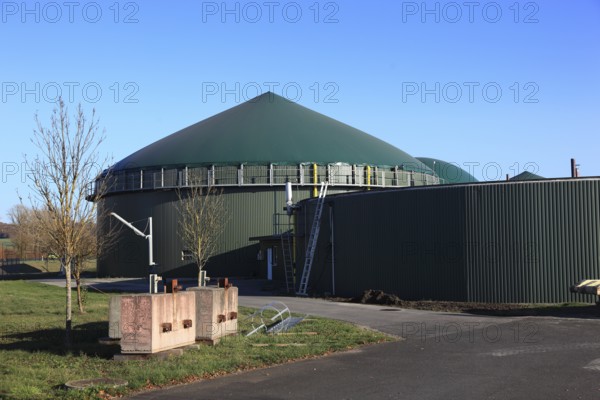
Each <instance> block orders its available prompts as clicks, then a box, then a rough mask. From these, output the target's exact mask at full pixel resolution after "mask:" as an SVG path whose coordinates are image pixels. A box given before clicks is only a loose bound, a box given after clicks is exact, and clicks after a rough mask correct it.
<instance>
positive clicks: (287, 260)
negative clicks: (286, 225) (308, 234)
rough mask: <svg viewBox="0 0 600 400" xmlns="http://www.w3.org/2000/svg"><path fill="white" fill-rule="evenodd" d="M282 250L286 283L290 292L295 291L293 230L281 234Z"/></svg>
mask: <svg viewBox="0 0 600 400" xmlns="http://www.w3.org/2000/svg"><path fill="white" fill-rule="evenodd" d="M281 252H282V253H283V268H284V272H285V285H286V289H287V292H288V293H291V292H293V291H294V259H293V256H292V233H291V231H288V232H284V233H282V234H281Z"/></svg>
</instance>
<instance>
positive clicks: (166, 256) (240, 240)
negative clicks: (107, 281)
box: [98, 187, 335, 276]
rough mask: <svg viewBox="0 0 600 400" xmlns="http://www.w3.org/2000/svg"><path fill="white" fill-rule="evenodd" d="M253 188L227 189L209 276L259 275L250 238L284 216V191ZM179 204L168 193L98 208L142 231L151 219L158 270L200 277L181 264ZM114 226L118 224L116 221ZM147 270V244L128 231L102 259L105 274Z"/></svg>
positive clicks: (305, 191) (301, 194)
mask: <svg viewBox="0 0 600 400" xmlns="http://www.w3.org/2000/svg"><path fill="white" fill-rule="evenodd" d="M252 189H255V188H252ZM252 189H248V188H226V189H225V190H224V194H223V195H224V198H225V206H226V208H227V210H228V215H229V220H228V223H227V226H226V228H225V230H224V232H223V234H222V236H221V238H220V242H221V245H220V247H219V249H218V250H217V254H216V255H215V256H214V257H212V258H211V260H210V261H209V263H208V265H207V268H206V269H207V272H208V274H209V276H252V275H257V274H259V271H260V263H259V262H258V261H257V253H258V251H259V244H258V242H255V241H249V240H248V239H249V238H250V237H253V236H265V235H271V234H272V233H273V214H274V213H283V212H284V211H283V207H284V206H285V188H284V187H276V188H261V189H259V190H252ZM333 192H335V191H333ZM333 192H332V193H333ZM311 193H312V188H311V187H304V188H300V189H296V188H295V189H294V197H295V200H298V201H299V200H300V199H305V198H308V197H309V196H310V195H311ZM177 201H178V199H177V194H176V192H175V191H173V190H167V191H153V192H137V193H126V194H120V195H113V196H109V197H107V198H105V199H103V200H102V201H101V202H100V203H99V206H100V207H108V208H110V209H111V211H114V212H116V213H117V214H119V215H120V216H122V217H123V218H125V219H126V220H128V221H139V222H137V223H136V224H135V225H136V226H137V227H138V228H143V227H144V226H145V225H146V220H147V218H148V217H149V216H152V217H153V225H154V258H155V261H156V262H157V263H158V266H157V267H155V271H156V272H157V273H160V274H164V275H166V276H169V275H173V276H196V274H197V268H196V266H195V265H192V264H190V263H189V262H188V261H182V260H181V251H182V250H183V245H182V244H181V240H180V239H179V232H178V224H179V222H178V221H179V214H178V210H177ZM110 223H116V224H120V223H119V222H116V221H114V220H113V221H111V222H110ZM101 234H102V233H101ZM278 267H280V268H283V264H282V263H279V266H278ZM148 271H149V267H148V245H147V243H146V241H145V240H144V239H143V238H141V237H139V236H136V235H135V234H134V233H133V232H132V231H131V230H130V229H128V228H126V227H123V228H122V229H121V230H120V232H119V239H118V245H117V246H116V247H115V248H113V249H111V250H110V251H107V252H106V253H105V254H102V255H100V257H99V259H98V274H99V275H101V276H146V275H147V274H148ZM277 276H278V275H277Z"/></svg>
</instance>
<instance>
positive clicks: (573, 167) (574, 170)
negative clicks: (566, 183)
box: [571, 158, 577, 178]
mask: <svg viewBox="0 0 600 400" xmlns="http://www.w3.org/2000/svg"><path fill="white" fill-rule="evenodd" d="M576 177H577V164H576V163H575V159H574V158H571V178H576Z"/></svg>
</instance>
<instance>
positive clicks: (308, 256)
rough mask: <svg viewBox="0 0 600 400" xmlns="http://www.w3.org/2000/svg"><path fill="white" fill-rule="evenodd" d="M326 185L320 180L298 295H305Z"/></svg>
mask: <svg viewBox="0 0 600 400" xmlns="http://www.w3.org/2000/svg"><path fill="white" fill-rule="evenodd" d="M327 185H328V184H327V182H322V183H321V189H320V190H319V198H318V199H317V206H316V208H315V216H314V218H313V223H312V228H311V230H310V236H309V239H308V247H307V248H306V256H305V258H304V269H303V270H302V277H301V278H300V286H299V288H298V291H297V292H296V294H297V295H300V296H306V294H307V293H306V290H307V289H308V279H309V277H310V270H311V268H312V264H313V259H314V257H315V250H316V248H317V240H318V239H319V231H320V230H321V214H322V213H323V204H325V196H326V195H327Z"/></svg>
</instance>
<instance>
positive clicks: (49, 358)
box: [0, 281, 393, 399]
mask: <svg viewBox="0 0 600 400" xmlns="http://www.w3.org/2000/svg"><path fill="white" fill-rule="evenodd" d="M0 293H1V294H2V295H1V296H0V320H1V321H2V324H1V326H0V330H1V334H0V398H17V399H47V398H69V399H71V398H72V399H93V398H109V397H110V396H120V395H124V394H128V393H132V392H134V391H136V390H142V389H148V388H155V387H163V386H168V385H173V384H177V383H183V382H191V381H194V380H198V379H203V378H210V377H214V376H218V375H221V374H223V373H227V372H235V371H240V370H246V369H253V368H258V367H263V366H266V365H271V364H278V363H284V362H287V361H290V360H296V359H302V358H307V357H312V356H317V355H323V354H327V353H330V352H335V351H341V350H346V349H350V348H353V347H356V346H360V345H364V344H368V343H378V342H382V341H388V340H393V339H391V338H390V337H388V336H385V335H383V334H381V333H378V332H373V331H369V330H365V329H362V328H359V327H355V326H353V325H351V324H348V323H344V322H339V321H332V320H326V319H321V318H312V317H311V318H310V320H307V321H304V322H302V323H300V324H299V325H298V326H297V327H295V328H294V330H293V332H298V333H300V332H317V334H316V335H313V334H310V335H309V334H306V335H303V334H290V335H281V336H266V335H260V334H257V335H254V336H252V337H250V338H245V337H243V336H236V337H227V338H224V339H223V340H222V341H221V343H220V344H219V345H217V346H214V347H210V346H201V347H200V349H198V350H189V351H186V352H185V353H184V355H183V356H181V357H174V358H169V359H167V360H163V361H160V360H155V359H154V360H153V359H150V360H146V361H127V362H116V361H112V360H111V357H112V355H113V354H115V353H118V352H119V348H118V346H115V345H100V344H98V339H99V338H101V337H105V336H106V335H107V333H108V321H107V318H108V299H109V297H108V295H105V294H100V293H95V292H87V293H86V313H84V314H78V313H77V312H75V313H74V314H73V337H74V342H75V344H74V347H73V349H72V351H71V352H70V353H65V351H64V348H63V346H62V343H63V335H64V331H63V328H64V289H61V288H57V287H53V286H47V285H42V284H36V283H31V282H25V281H11V282H0ZM74 308H76V304H75V303H74ZM251 311H252V310H250V309H247V308H240V323H241V322H242V321H243V320H244V316H247V315H249V314H250V312H251ZM241 328H242V329H245V328H247V326H246V327H244V326H242V327H241ZM286 344H288V346H286ZM91 378H118V379H125V380H127V381H128V382H129V385H128V386H127V387H126V388H124V389H118V390H117V389H106V390H101V389H93V390H92V389H90V390H86V391H67V390H65V389H63V384H64V383H65V382H67V381H70V380H76V379H91Z"/></svg>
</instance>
